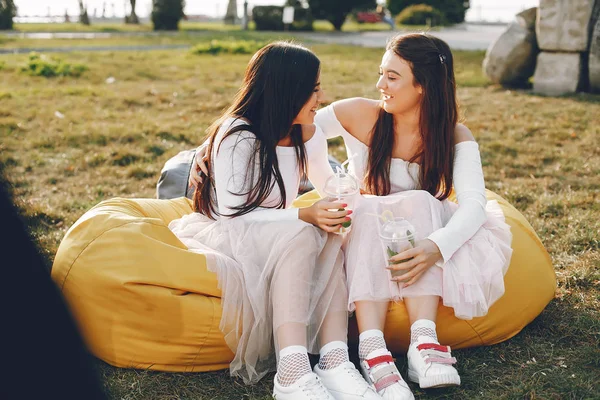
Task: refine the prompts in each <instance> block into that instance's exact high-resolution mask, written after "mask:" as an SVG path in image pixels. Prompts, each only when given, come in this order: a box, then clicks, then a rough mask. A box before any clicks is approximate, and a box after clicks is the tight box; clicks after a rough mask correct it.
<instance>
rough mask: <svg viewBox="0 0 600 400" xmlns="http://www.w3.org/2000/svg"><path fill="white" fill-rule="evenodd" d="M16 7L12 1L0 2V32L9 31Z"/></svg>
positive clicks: (2, 0)
mask: <svg viewBox="0 0 600 400" xmlns="http://www.w3.org/2000/svg"><path fill="white" fill-rule="evenodd" d="M15 15H17V6H15V3H14V1H13V0H0V30H11V29H12V28H13V18H14V17H15Z"/></svg>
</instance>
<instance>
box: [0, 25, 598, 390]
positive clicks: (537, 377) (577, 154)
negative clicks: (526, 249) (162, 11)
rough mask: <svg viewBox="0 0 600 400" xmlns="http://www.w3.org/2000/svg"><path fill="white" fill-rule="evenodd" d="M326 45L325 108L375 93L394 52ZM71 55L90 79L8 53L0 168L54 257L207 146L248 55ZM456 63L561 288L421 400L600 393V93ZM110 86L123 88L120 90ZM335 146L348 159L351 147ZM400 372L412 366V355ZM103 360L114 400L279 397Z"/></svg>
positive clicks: (511, 195) (471, 112)
mask: <svg viewBox="0 0 600 400" xmlns="http://www.w3.org/2000/svg"><path fill="white" fill-rule="evenodd" d="M244 37H247V36H244ZM249 37H254V36H252V34H251V35H250V36H249ZM259 38H261V37H260V36H259ZM194 40H195V41H196V42H197V41H198V40H203V39H199V38H197V37H196V38H195V39H194ZM206 40H208V36H207V38H206ZM193 42H194V41H192V40H190V42H189V43H190V44H192V43H193ZM20 43H21V42H19V41H17V42H16V44H17V45H18V44H20ZM185 43H188V42H185ZM313 49H314V50H315V52H316V53H317V54H318V55H319V56H320V58H321V60H322V62H323V67H322V78H321V82H322V84H323V87H324V89H325V92H326V94H327V96H328V101H333V100H336V99H340V98H345V97H351V96H367V97H376V96H377V91H376V90H375V83H376V81H377V78H378V75H377V72H378V65H379V62H380V57H381V50H377V49H365V48H358V47H354V48H348V47H342V46H329V45H315V46H313ZM60 57H62V58H63V59H64V60H65V61H67V62H73V63H81V64H84V65H86V66H87V67H88V68H89V70H88V71H87V72H85V73H84V75H83V76H81V77H80V78H70V77H63V78H52V79H47V78H42V77H31V76H28V75H25V74H23V73H21V72H20V71H19V66H20V65H21V64H23V63H24V62H25V60H26V59H27V56H25V55H20V56H16V55H10V56H0V168H2V169H3V170H4V174H5V176H6V177H7V178H8V179H9V181H10V184H11V186H12V189H13V191H14V194H15V198H16V200H17V202H18V205H19V207H20V208H21V210H22V211H23V213H24V214H25V217H26V221H27V223H28V225H29V228H30V231H31V233H32V235H33V236H34V238H35V239H36V241H37V242H38V243H39V245H40V247H41V249H42V251H43V254H44V255H45V257H46V258H47V260H48V261H49V262H51V261H52V259H53V257H54V254H55V252H56V249H57V247H58V245H59V243H60V240H61V239H62V237H63V236H64V234H65V232H66V230H67V229H68V228H69V226H71V225H72V224H73V223H74V222H75V221H76V220H77V218H79V217H80V216H81V215H82V214H83V213H84V212H85V211H86V210H88V209H89V208H90V207H92V206H93V205H95V204H96V203H98V202H99V201H101V200H104V199H107V198H111V197H115V196H124V197H154V196H155V184H156V181H157V179H158V177H159V172H160V169H161V168H162V166H163V164H164V162H165V161H166V160H168V159H169V158H170V157H172V156H173V155H175V154H176V153H177V152H179V151H180V150H183V149H188V148H192V147H195V146H196V145H198V144H199V143H201V142H202V140H203V138H204V136H205V129H206V128H207V127H208V125H209V124H210V123H211V122H212V121H213V120H214V119H215V118H216V117H217V116H219V114H220V112H221V111H222V110H223V109H224V108H225V107H226V106H227V105H228V104H229V101H230V100H231V98H232V96H233V95H234V93H235V92H236V90H237V88H238V86H239V84H240V81H241V79H242V76H243V71H244V68H245V66H246V64H247V62H248V60H249V58H250V55H235V56H232V55H221V56H193V55H190V54H189V53H188V52H187V51H186V50H172V51H152V52H143V53H127V52H94V53H85V52H79V53H69V54H65V55H60ZM455 57H456V61H455V65H456V67H457V80H458V86H459V89H458V94H459V99H460V103H461V112H462V115H463V117H464V122H465V124H466V125H467V126H468V127H469V128H470V129H471V130H472V131H473V133H474V135H475V136H476V138H477V140H478V142H479V143H480V146H481V151H482V158H483V163H484V172H485V176H486V183H487V187H488V188H489V189H491V190H493V191H495V192H497V193H499V194H500V195H502V196H503V197H505V198H506V199H508V200H509V201H510V202H511V203H512V204H513V205H515V206H516V207H517V208H518V209H519V210H520V211H521V212H522V213H523V214H524V215H525V216H526V217H527V219H528V220H529V221H530V223H531V224H532V225H533V227H534V228H535V230H536V232H537V233H538V235H539V236H540V238H541V239H542V241H543V243H544V244H545V246H546V247H547V249H548V251H549V252H550V254H551V256H552V260H553V263H554V266H555V268H556V273H557V278H558V286H559V287H558V290H557V293H556V298H555V300H554V301H553V302H552V303H551V304H550V305H549V306H548V307H547V309H546V310H545V311H544V312H543V313H542V314H541V316H540V317H539V318H537V319H536V320H535V321H534V322H533V323H531V324H530V325H529V326H527V327H526V328H525V329H524V330H523V331H522V332H521V333H520V334H519V335H517V336H516V337H514V338H513V339H511V340H509V341H507V342H504V343H501V344H498V345H495V346H491V347H483V348H476V349H467V350H458V351H456V352H455V353H456V356H457V357H458V360H459V364H458V369H459V372H460V373H461V375H462V381H463V385H462V386H461V387H460V388H453V389H440V390H432V391H428V392H424V391H422V390H419V389H416V388H415V387H414V386H413V389H414V390H415V394H416V397H417V398H419V399H425V398H428V399H446V398H452V399H474V398H481V399H597V398H600V389H599V386H598V373H599V371H600V362H599V360H600V340H599V339H600V315H599V314H600V313H599V311H600V271H599V270H600V244H599V243H600V240H599V236H598V232H599V231H600V198H599V193H600V149H599V146H598V138H599V137H600V124H599V120H598V116H599V115H600V97H599V96H593V95H585V94H579V95H575V96H566V97H557V98H550V97H541V96H537V95H534V94H531V93H529V92H527V91H512V90H505V89H502V88H500V87H497V86H493V85H490V84H489V82H488V81H487V80H486V78H485V77H483V76H482V73H481V61H482V59H483V53H482V52H456V53H455ZM109 77H114V78H115V79H116V81H115V82H114V83H112V84H109V83H107V82H106V79H107V78H109ZM330 149H331V151H332V153H333V154H334V155H336V156H337V157H338V158H340V159H344V157H345V155H344V150H343V146H342V143H341V142H339V141H337V142H333V143H331V147H330ZM398 363H399V366H400V367H401V368H402V369H401V370H402V371H405V361H404V357H402V356H400V357H398ZM98 367H99V370H100V373H101V376H102V379H103V382H104V385H105V387H106V389H107V390H108V392H109V393H110V395H111V397H112V398H114V399H129V400H130V399H239V398H244V399H262V398H265V399H266V398H268V397H269V394H270V390H271V385H272V375H270V376H269V377H268V378H266V379H264V380H263V381H262V382H260V383H259V384H258V385H255V386H244V385H243V383H242V382H241V381H238V380H233V379H231V378H230V377H229V375H228V372H227V371H221V372H213V373H196V374H171V373H159V372H150V371H138V370H127V369H119V368H114V367H111V366H109V365H107V364H105V363H103V362H101V361H98Z"/></svg>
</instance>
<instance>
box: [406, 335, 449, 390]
mask: <svg viewBox="0 0 600 400" xmlns="http://www.w3.org/2000/svg"><path fill="white" fill-rule="evenodd" d="M452 364H456V358H454V357H452V354H451V352H450V346H442V345H440V344H439V343H438V342H437V340H435V339H433V338H431V337H428V336H419V338H418V339H417V341H416V342H414V343H412V344H411V345H410V346H409V347H408V379H410V380H411V381H413V382H416V383H418V384H419V386H420V387H421V388H422V389H426V388H438V387H446V386H458V385H460V376H459V375H458V371H457V370H456V368H454V367H453V366H452Z"/></svg>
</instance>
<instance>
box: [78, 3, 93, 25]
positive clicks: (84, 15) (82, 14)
mask: <svg viewBox="0 0 600 400" xmlns="http://www.w3.org/2000/svg"><path fill="white" fill-rule="evenodd" d="M79 22H81V23H82V24H83V25H89V24H90V17H89V16H88V12H87V8H86V7H85V6H84V5H83V0H79Z"/></svg>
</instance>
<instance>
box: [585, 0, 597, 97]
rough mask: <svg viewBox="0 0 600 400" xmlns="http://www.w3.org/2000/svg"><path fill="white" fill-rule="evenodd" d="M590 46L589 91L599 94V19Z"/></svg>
mask: <svg viewBox="0 0 600 400" xmlns="http://www.w3.org/2000/svg"><path fill="white" fill-rule="evenodd" d="M599 3H600V1H599ZM590 44H591V46H590V53H589V64H588V65H589V85H590V91H592V92H600V19H599V20H598V21H596V25H595V26H594V31H593V33H592V38H591V39H590Z"/></svg>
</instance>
